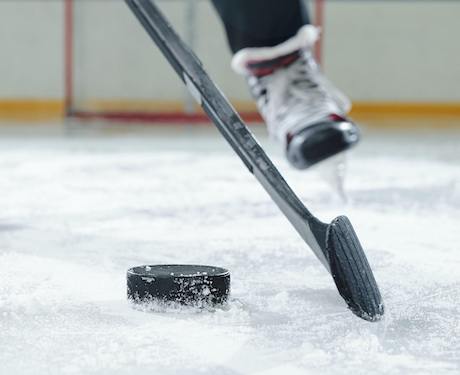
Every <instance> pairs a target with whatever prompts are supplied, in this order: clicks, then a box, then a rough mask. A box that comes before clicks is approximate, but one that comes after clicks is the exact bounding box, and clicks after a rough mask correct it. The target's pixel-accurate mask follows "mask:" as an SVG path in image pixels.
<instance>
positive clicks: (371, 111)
mask: <svg viewBox="0 0 460 375" xmlns="http://www.w3.org/2000/svg"><path fill="white" fill-rule="evenodd" d="M232 103H233V104H234V106H235V108H236V109H237V110H238V111H242V112H255V111H256V107H255V104H254V102H251V101H238V100H235V101H232ZM84 107H85V108H86V109H88V110H92V111H153V112H162V113H183V112H184V104H183V102H181V101H156V100H154V101H149V100H93V101H91V102H88V103H85V104H84ZM64 110H65V108H64V101H63V100H60V99H0V120H1V121H30V122H34V121H40V122H41V121H56V120H60V119H63V118H64ZM351 116H352V117H353V118H355V119H356V120H358V121H359V120H364V121H366V120H377V121H375V122H374V121H372V122H370V124H374V123H375V124H382V125H375V126H379V127H380V126H382V127H386V125H385V120H386V119H394V118H402V119H405V120H410V119H414V120H417V119H431V120H433V119H440V120H441V119H443V120H446V119H449V120H453V121H447V122H446V121H442V123H449V124H451V125H449V126H448V127H460V103H411V102H354V103H353V110H352V112H351ZM431 122H432V123H433V125H436V121H431ZM416 123H417V122H414V124H416ZM441 126H442V125H441ZM443 127H444V126H443Z"/></svg>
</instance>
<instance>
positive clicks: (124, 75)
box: [64, 0, 325, 124]
mask: <svg viewBox="0 0 460 375" xmlns="http://www.w3.org/2000/svg"><path fill="white" fill-rule="evenodd" d="M324 1H325V0H314V9H315V16H314V17H315V20H316V24H317V25H319V26H321V27H322V28H323V17H324ZM159 2H160V5H162V3H163V4H165V3H168V4H167V5H168V6H170V7H172V8H175V9H176V10H177V12H176V13H179V12H181V13H182V17H181V19H180V21H182V34H183V35H185V39H186V42H187V43H188V44H191V45H192V48H193V47H194V45H193V44H194V42H195V38H198V37H199V35H196V26H197V22H196V20H195V18H196V17H197V15H196V9H195V8H196V6H197V4H198V3H204V4H201V6H206V7H207V6H208V4H207V2H208V0H206V1H204V0H175V1H172V0H167V1H161V0H160V1H159ZM123 3H124V2H123V1H122V0H119V1H116V2H107V1H106V0H91V1H83V0H64V85H65V88H64V93H65V98H64V105H65V115H66V117H67V118H73V119H80V120H98V119H99V120H100V119H102V120H107V121H118V122H123V123H130V122H134V123H138V122H145V123H153V124H155V123H158V124H164V123H203V122H208V119H207V117H206V115H205V114H204V113H203V112H202V111H201V109H199V108H198V107H197V106H196V105H194V104H193V102H192V100H191V98H190V97H189V96H188V95H187V94H186V92H185V90H184V89H183V88H182V85H181V83H180V82H179V81H178V80H177V78H175V77H174V78H171V80H169V77H167V76H169V74H171V77H172V75H173V73H172V72H169V70H170V68H169V66H166V64H163V58H162V57H161V56H160V55H159V53H157V51H155V48H154V47H153V45H151V44H149V43H150V41H149V40H148V38H145V36H144V35H143V30H142V29H141V28H140V27H139V25H137V21H136V20H135V19H134V17H132V15H131V14H130V12H128V9H124V4H123ZM173 3H175V4H173ZM167 15H168V14H167ZM111 16H114V17H113V19H115V24H113V23H114V22H112V20H113V19H112V18H111ZM213 18H216V19H217V16H216V17H213ZM174 21H177V20H172V22H173V23H175V22H174ZM216 22H218V21H216ZM130 35H139V40H136V38H133V40H132V41H127V39H129V36H130ZM118 44H119V46H118ZM316 48H317V49H316V54H317V57H318V59H319V60H320V59H321V43H318V44H317V47H316ZM141 51H146V52H145V55H143V53H144V52H141ZM130 55H132V61H129V56H130ZM198 55H200V52H199V51H198ZM120 56H123V59H121V58H120ZM127 56H128V57H127ZM122 60H123V63H121V61H122ZM158 61H161V63H158V64H157V62H158ZM118 65H120V66H119V67H117V66H118ZM224 69H228V76H229V77H232V76H231V74H232V72H230V68H229V62H228V63H227V66H226V67H224ZM155 70H160V71H159V72H158V75H157V78H158V77H160V78H162V79H163V80H165V79H166V80H167V82H171V86H173V87H174V90H175V92H174V93H167V92H165V93H164V95H163V91H167V90H165V89H166V87H165V86H169V85H164V84H160V83H158V85H157V84H156V81H155V77H154V76H155V74H154V72H155ZM138 71H142V72H143V73H144V74H143V76H144V77H146V78H145V79H144V78H142V74H134V73H136V72H138ZM211 73H212V72H211ZM211 75H212V74H211ZM165 77H166V78H165ZM229 79H231V78H229ZM223 86H224V89H225V84H224V85H223ZM179 87H180V88H179ZM155 96H156V97H155ZM163 97H166V98H167V99H166V100H163ZM248 102H250V100H247V101H246V105H244V103H240V105H238V104H236V107H237V109H238V110H239V111H240V113H241V114H242V116H243V118H244V119H245V120H246V121H249V122H260V121H261V119H260V116H259V114H258V113H257V111H256V110H255V107H254V106H253V105H252V104H251V105H249V106H248V105H247V103H248Z"/></svg>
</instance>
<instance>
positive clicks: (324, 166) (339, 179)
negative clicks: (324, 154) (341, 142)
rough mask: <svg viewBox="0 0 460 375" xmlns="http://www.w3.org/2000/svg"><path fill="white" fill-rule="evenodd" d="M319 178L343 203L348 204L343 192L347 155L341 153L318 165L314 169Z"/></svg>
mask: <svg viewBox="0 0 460 375" xmlns="http://www.w3.org/2000/svg"><path fill="white" fill-rule="evenodd" d="M314 168H315V170H316V172H317V173H318V174H319V176H320V178H321V179H322V180H323V181H325V182H326V183H327V184H328V185H329V186H330V187H331V189H332V190H333V191H334V193H335V194H336V195H337V196H338V197H339V199H340V200H341V201H342V202H343V203H347V202H348V197H347V194H346V192H345V177H346V171H347V155H346V152H341V153H339V154H337V155H334V156H331V157H330V158H327V159H326V160H323V161H322V162H320V163H318V164H317V165H316V166H315V167H314Z"/></svg>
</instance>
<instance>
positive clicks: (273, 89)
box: [232, 25, 359, 169]
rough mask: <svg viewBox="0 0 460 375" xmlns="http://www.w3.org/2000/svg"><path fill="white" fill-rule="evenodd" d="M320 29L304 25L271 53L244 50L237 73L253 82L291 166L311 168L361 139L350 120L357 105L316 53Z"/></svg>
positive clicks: (260, 106) (237, 59) (271, 129)
mask: <svg viewBox="0 0 460 375" xmlns="http://www.w3.org/2000/svg"><path fill="white" fill-rule="evenodd" d="M318 36H319V30H318V29H317V28H316V27H315V26H312V25H305V26H303V27H302V28H301V29H300V30H299V32H298V33H297V35H295V36H294V37H292V38H290V39H288V40H287V41H285V42H283V43H281V44H279V45H277V46H275V47H268V48H244V49H242V50H240V51H238V52H237V53H236V54H235V56H234V57H233V60H232V67H233V69H234V70H235V71H236V72H237V73H240V74H243V75H245V76H246V77H247V79H248V84H249V87H250V90H251V93H252V95H253V96H254V98H255V99H256V101H257V106H258V109H259V111H260V113H261V115H262V117H263V118H264V120H265V122H266V124H267V127H268V131H269V134H270V136H271V137H272V138H273V139H275V140H276V141H277V142H279V143H280V144H281V145H282V147H283V149H284V151H285V153H286V157H287V159H288V160H289V162H290V163H291V164H292V165H293V166H294V167H295V168H298V169H305V168H308V167H310V166H312V165H314V164H316V163H318V162H320V161H322V160H325V159H327V158H329V157H331V156H333V155H336V154H338V153H340V152H342V151H345V150H347V149H349V148H350V147H352V146H353V145H355V144H356V143H357V142H358V140H359V130H358V128H357V126H356V125H355V124H354V123H353V122H352V121H351V120H349V119H348V118H347V113H348V112H349V111H350V108H351V103H350V101H349V99H348V98H347V97H346V96H345V95H344V94H342V93H341V92H340V91H339V90H338V89H337V88H335V87H334V86H333V85H332V84H331V83H330V82H329V81H328V80H327V79H326V78H325V77H324V76H323V75H322V73H321V72H320V70H319V67H318V65H317V64H316V62H315V60H314V58H313V54H312V48H313V46H314V44H315V42H316V41H317V39H318Z"/></svg>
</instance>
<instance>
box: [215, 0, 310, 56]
mask: <svg viewBox="0 0 460 375" xmlns="http://www.w3.org/2000/svg"><path fill="white" fill-rule="evenodd" d="M212 2H213V4H214V7H215V8H216V10H217V12H218V13H219V15H220V18H221V19H222V22H223V23H224V27H225V30H226V32H227V39H228V42H229V44H230V48H231V49H232V51H233V53H235V52H237V51H239V50H240V49H243V48H247V47H272V46H275V45H277V44H280V43H282V42H284V41H285V40H287V39H289V38H290V37H292V36H294V35H295V34H296V33H297V31H298V30H299V29H300V28H301V27H302V26H303V25H305V24H308V23H310V20H309V15H308V11H307V7H306V6H305V3H304V1H303V0H212Z"/></svg>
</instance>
